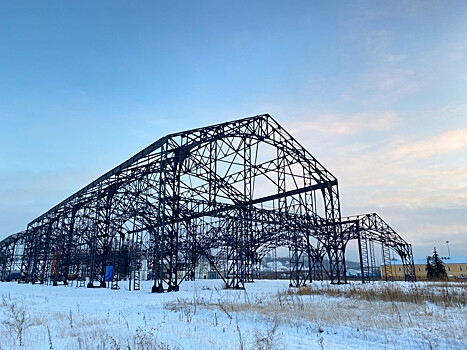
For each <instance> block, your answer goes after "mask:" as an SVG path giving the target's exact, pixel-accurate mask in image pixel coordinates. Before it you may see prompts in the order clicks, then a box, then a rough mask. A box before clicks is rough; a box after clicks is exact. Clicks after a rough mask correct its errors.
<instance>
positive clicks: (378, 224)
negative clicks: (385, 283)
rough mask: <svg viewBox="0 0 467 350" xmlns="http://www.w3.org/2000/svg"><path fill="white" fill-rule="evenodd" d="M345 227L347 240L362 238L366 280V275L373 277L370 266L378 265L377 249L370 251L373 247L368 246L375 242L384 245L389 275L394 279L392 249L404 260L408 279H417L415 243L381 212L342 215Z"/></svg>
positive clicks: (405, 273)
mask: <svg viewBox="0 0 467 350" xmlns="http://www.w3.org/2000/svg"><path fill="white" fill-rule="evenodd" d="M342 229H343V232H344V235H345V237H346V240H347V242H348V241H349V240H352V239H355V240H357V241H358V245H359V252H360V269H361V274H362V282H364V281H365V277H367V278H368V279H370V276H371V273H370V270H371V268H372V267H376V266H375V265H376V264H375V262H374V251H373V252H370V250H371V249H369V248H365V247H370V246H373V244H374V242H377V243H379V244H381V246H382V259H383V267H384V269H385V272H386V273H385V276H386V279H390V276H391V275H392V266H391V251H393V252H394V253H396V254H397V255H399V256H400V258H401V260H402V264H403V267H404V280H405V281H415V266H414V261H413V254H412V245H410V244H409V243H407V242H406V241H405V240H404V239H403V238H402V237H401V236H400V235H399V234H398V233H397V232H395V231H394V230H393V229H392V228H391V227H390V226H389V225H388V224H387V223H386V222H385V221H384V220H383V219H382V218H381V217H380V216H379V215H378V214H376V213H371V214H364V215H356V216H348V217H345V218H342ZM373 249H374V248H373ZM371 260H373V261H371Z"/></svg>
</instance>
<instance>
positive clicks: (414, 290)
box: [282, 282, 467, 307]
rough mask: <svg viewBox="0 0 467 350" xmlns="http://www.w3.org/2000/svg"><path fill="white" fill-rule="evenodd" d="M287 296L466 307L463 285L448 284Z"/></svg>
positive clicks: (322, 289)
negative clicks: (319, 296)
mask: <svg viewBox="0 0 467 350" xmlns="http://www.w3.org/2000/svg"><path fill="white" fill-rule="evenodd" d="M282 294H288V295H327V296H331V297H345V298H354V299H361V300H367V301H386V302H405V303H415V304H425V303H426V302H430V303H433V304H436V305H438V306H443V307H465V306H466V304H467V284H452V283H449V282H444V283H437V284H434V283H432V284H421V285H420V284H411V285H408V286H405V288H402V287H401V286H400V285H399V284H393V283H388V284H384V285H381V284H373V285H369V286H368V285H366V286H363V285H360V284H358V285H357V284H351V285H348V286H333V285H325V286H316V285H312V286H307V287H302V288H298V289H289V290H287V291H286V292H282Z"/></svg>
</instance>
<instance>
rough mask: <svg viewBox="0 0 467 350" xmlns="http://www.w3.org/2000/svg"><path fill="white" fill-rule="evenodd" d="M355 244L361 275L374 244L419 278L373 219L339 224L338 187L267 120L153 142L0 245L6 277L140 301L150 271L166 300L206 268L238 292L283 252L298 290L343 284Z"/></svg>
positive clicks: (405, 247)
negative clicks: (348, 252) (318, 282)
mask: <svg viewBox="0 0 467 350" xmlns="http://www.w3.org/2000/svg"><path fill="white" fill-rule="evenodd" d="M349 240H358V242H359V247H360V252H361V264H362V276H368V275H369V274H368V273H364V272H365V271H364V270H365V269H368V268H369V266H371V265H370V264H369V263H368V253H367V250H366V246H367V243H368V242H378V243H381V244H382V245H383V250H384V249H386V250H387V251H389V249H390V250H392V251H393V252H395V253H397V254H398V255H400V257H401V258H402V260H403V261H404V267H405V269H406V274H405V276H406V280H413V279H414V276H415V274H414V273H413V271H414V270H413V258H412V251H411V246H410V245H409V244H407V242H405V241H404V240H403V239H402V238H401V237H400V236H399V235H398V234H397V233H395V232H394V231H393V230H392V229H391V228H390V227H389V226H388V225H387V224H386V223H385V222H384V221H382V220H381V218H379V217H378V216H377V215H376V214H368V215H362V216H356V217H349V218H341V209H340V201H339V190H338V183H337V179H336V177H335V176H334V175H332V174H331V173H330V172H329V171H328V170H327V169H326V168H325V167H324V166H323V165H321V164H320V163H319V162H318V161H317V160H316V159H315V158H314V157H313V156H312V155H311V154H310V153H309V152H308V151H307V150H306V149H304V148H303V147H302V146H301V145H300V144H299V143H298V142H297V141H296V140H295V139H294V138H293V137H292V136H291V135H290V134H289V133H288V132H287V131H286V130H285V129H283V128H282V127H281V126H280V125H279V124H278V123H277V122H276V121H275V120H274V119H273V118H272V117H271V116H270V115H268V114H265V115H258V116H254V117H249V118H244V119H240V120H236V121H232V122H227V123H223V124H218V125H212V126H208V127H204V128H199V129H194V130H189V131H184V132H179V133H175V134H171V135H168V136H165V137H163V138H161V139H160V140H158V141H156V142H154V143H153V144H152V145H150V146H149V147H147V148H145V149H144V150H142V151H141V152H139V153H137V154H136V155H135V156H133V157H132V158H130V159H128V160H127V161H125V162H124V163H122V164H120V165H119V166H117V167H116V168H114V169H112V170H111V171H109V172H107V173H106V174H104V175H102V176H101V177H99V178H98V179H96V180H95V181H93V182H92V183H90V184H89V185H87V186H86V187H84V188H83V189H81V190H80V191H78V192H76V193H75V194H73V195H72V196H70V197H69V198H67V199H65V200H64V201H62V202H61V203H59V204H58V205H56V206H55V207H53V208H52V209H50V210H49V211H47V212H46V213H44V214H42V215H41V216H39V217H38V218H36V219H35V220H33V221H32V222H30V223H29V224H28V226H27V230H26V231H23V232H21V233H18V234H16V235H12V236H10V237H8V238H6V239H5V240H3V241H1V242H0V257H1V260H0V269H1V270H0V271H1V276H2V280H4V279H5V276H6V275H7V274H8V272H10V273H11V271H13V270H19V271H20V274H21V280H22V281H23V282H31V283H52V284H54V285H56V284H59V283H63V284H67V283H68V282H69V281H70V280H77V281H79V282H77V283H78V285H85V281H86V284H87V286H88V287H94V286H96V283H97V286H106V285H107V284H108V283H109V284H110V286H111V287H112V288H115V289H117V288H118V286H119V284H118V281H119V280H121V279H123V278H129V279H130V281H131V282H130V285H131V286H132V288H134V289H136V290H137V289H139V282H140V280H141V275H142V273H143V272H145V275H146V277H145V278H148V279H153V280H154V286H153V292H164V291H176V290H178V289H179V285H180V283H181V282H182V281H184V280H187V279H192V278H194V270H195V266H196V264H197V262H198V261H199V259H201V258H203V259H207V261H209V265H210V268H211V270H212V271H214V272H215V273H216V275H217V276H219V277H220V278H222V279H224V281H225V282H226V284H227V286H228V287H230V288H243V287H244V284H245V283H246V282H249V281H252V280H253V279H254V278H255V276H256V272H257V268H258V266H259V264H260V262H261V260H262V258H263V257H264V256H265V254H266V253H267V252H269V251H271V250H274V249H275V248H277V247H280V246H286V247H288V248H289V250H290V262H291V266H292V267H291V273H290V279H291V286H301V285H303V284H304V283H305V282H306V281H307V280H310V281H311V280H312V279H315V278H323V277H328V278H329V279H330V280H331V282H332V283H345V282H346V281H347V280H346V268H345V248H346V245H347V243H348V241H349ZM364 247H365V248H364ZM384 256H385V257H387V258H388V262H387V263H388V264H389V265H390V256H389V255H384ZM364 257H366V260H367V261H365V259H364ZM324 259H326V260H327V262H326V266H325V264H324V263H323V260H324ZM373 265H374V264H373ZM389 265H388V266H389ZM363 278H365V277H363Z"/></svg>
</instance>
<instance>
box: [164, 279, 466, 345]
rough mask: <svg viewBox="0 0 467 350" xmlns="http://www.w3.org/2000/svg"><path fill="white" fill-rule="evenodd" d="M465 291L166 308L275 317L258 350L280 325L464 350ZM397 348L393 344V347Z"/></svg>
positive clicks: (363, 290) (364, 290)
mask: <svg viewBox="0 0 467 350" xmlns="http://www.w3.org/2000/svg"><path fill="white" fill-rule="evenodd" d="M465 291H466V289H465V288H464V287H462V288H461V289H459V288H457V286H456V287H451V285H449V284H436V285H435V286H427V285H426V284H424V285H416V284H414V285H411V286H404V288H402V287H401V286H400V285H398V284H392V283H390V284H384V285H382V284H375V285H371V286H368V285H366V286H361V285H345V286H342V285H341V286H333V285H322V286H311V287H306V288H300V289H287V290H284V291H282V292H279V293H277V294H275V295H272V296H271V297H269V298H264V296H263V297H256V296H255V295H247V294H246V293H245V296H244V297H238V296H237V297H236V298H231V297H229V293H226V292H225V291H222V292H220V293H219V295H218V300H217V301H213V299H212V298H209V299H203V298H197V299H190V300H188V299H178V300H176V301H172V302H170V303H167V304H166V305H165V308H166V309H167V310H170V311H174V312H180V314H181V315H184V314H187V313H191V314H193V313H194V310H195V308H204V309H211V310H219V311H220V312H221V314H224V315H225V316H226V317H227V318H228V319H230V320H235V319H237V317H238V315H240V314H243V315H253V314H255V315H260V316H262V317H263V318H264V319H265V320H266V321H268V322H269V321H270V320H271V317H272V315H274V320H275V321H274V324H275V326H274V328H271V329H270V330H269V331H268V332H269V333H264V332H263V335H262V336H261V335H258V334H257V336H256V339H257V340H258V344H255V346H256V348H260V347H259V345H261V344H263V343H264V344H268V343H267V342H266V339H268V334H270V335H274V334H275V332H276V329H277V327H278V326H279V325H280V324H284V325H289V326H290V325H292V326H296V327H297V329H299V328H301V327H305V326H304V325H307V326H306V327H305V328H306V329H307V333H308V334H316V335H319V334H320V333H323V332H327V329H329V327H335V326H339V327H342V326H343V327H348V328H350V329H353V330H357V331H367V332H368V331H369V332H385V331H388V330H389V331H390V330H393V331H394V330H395V331H396V332H399V331H400V330H401V329H402V330H404V332H405V331H407V332H414V334H416V336H417V337H418V338H417V340H416V342H417V341H418V342H419V343H420V344H422V345H423V346H421V347H420V348H423V349H425V348H433V347H434V348H436V346H435V345H436V339H444V340H445V341H447V343H448V344H449V345H450V346H451V347H452V348H458V347H459V344H462V343H463V342H464V340H465V339H467V327H466V321H465V320H466V319H467V314H466V311H465V303H466V300H465ZM459 309H460V310H459ZM459 312H460V314H459ZM459 315H461V317H460V318H459ZM464 316H465V317H464ZM187 321H188V318H187ZM388 334H390V333H388ZM434 334H435V335H436V336H435V337H434V338H435V340H433V335H434ZM388 337H391V336H390V335H388ZM269 338H270V337H269ZM272 339H273V340H274V337H273V338H272ZM391 342H392V340H390V339H389V338H388V344H391ZM460 347H462V346H460ZM265 348H267V345H266V346H265Z"/></svg>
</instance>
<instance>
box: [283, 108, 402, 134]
mask: <svg viewBox="0 0 467 350" xmlns="http://www.w3.org/2000/svg"><path fill="white" fill-rule="evenodd" d="M397 124H398V117H397V114H396V113H395V112H392V111H386V112H383V113H380V114H370V113H360V114H356V115H354V116H351V117H344V116H335V115H326V116H320V117H317V118H316V119H314V120H312V121H301V122H295V123H290V124H288V128H289V129H290V131H291V133H292V134H294V133H296V134H299V133H310V132H312V133H318V134H325V135H354V134H359V133H363V132H368V131H371V132H379V131H388V130H392V129H394V127H395V126H396V125H397Z"/></svg>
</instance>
